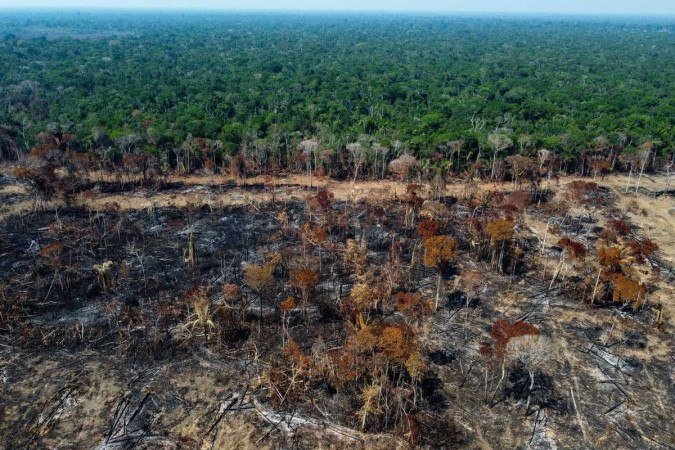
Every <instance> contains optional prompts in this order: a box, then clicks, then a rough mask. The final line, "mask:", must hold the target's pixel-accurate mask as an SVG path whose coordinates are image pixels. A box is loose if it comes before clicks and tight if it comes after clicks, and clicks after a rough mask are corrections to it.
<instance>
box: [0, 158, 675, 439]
mask: <svg viewBox="0 0 675 450" xmlns="http://www.w3.org/2000/svg"><path fill="white" fill-rule="evenodd" d="M383 183H384V182H383ZM598 183H599V185H598V184H595V183H593V182H590V181H588V180H587V181H578V180H577V181H571V182H567V181H565V182H563V183H561V184H560V185H559V186H557V185H554V184H550V185H548V186H545V187H541V188H540V189H537V190H536V191H535V192H533V191H531V190H529V189H528V190H521V189H518V188H517V187H516V186H515V185H513V184H501V185H499V186H496V185H495V186H494V188H495V189H492V186H489V187H488V186H478V185H475V184H473V183H468V184H462V185H461V186H449V187H448V188H447V189H446V190H445V192H443V193H440V194H432V193H430V192H429V191H428V190H427V189H426V188H425V187H423V186H415V185H410V186H408V187H407V188H406V187H404V186H397V187H395V188H394V189H386V192H389V194H387V195H377V196H375V195H372V196H370V197H369V198H363V196H359V195H356V194H355V192H357V191H356V190H355V189H356V187H355V186H350V187H349V188H346V186H349V185H348V183H344V185H340V186H335V187H334V189H330V188H329V189H324V188H314V189H308V188H306V187H304V186H292V185H288V184H284V185H282V184H279V185H276V184H272V183H270V181H269V180H267V182H266V183H263V182H261V183H260V184H257V185H256V184H253V185H240V184H239V183H237V182H236V181H234V180H230V181H228V182H227V183H214V184H212V185H203V186H199V185H197V186H195V185H192V184H186V183H184V181H180V180H179V179H176V180H166V181H165V182H163V183H161V184H156V185H153V186H147V185H144V184H143V183H141V182H138V185H137V186H135V185H133V184H130V183H123V182H121V181H118V182H115V181H106V182H98V181H96V182H95V181H86V180H85V181H82V183H81V184H80V185H79V187H78V189H77V192H75V194H76V195H75V199H74V200H73V201H72V202H69V204H68V205H66V204H63V203H58V202H56V203H42V202H41V203H40V204H39V205H42V207H36V208H33V207H31V208H30V209H29V210H23V209H22V210H19V212H16V211H15V212H12V210H11V205H16V204H21V203H22V202H27V201H30V199H31V197H30V194H29V192H31V188H30V187H28V188H21V187H19V186H18V185H17V181H16V179H15V178H14V177H13V175H11V171H4V174H3V178H2V184H3V185H2V195H3V200H7V201H6V203H5V205H7V208H8V210H7V211H3V214H4V218H3V219H2V221H1V222H0V255H2V257H1V258H0V274H1V278H0V283H1V284H0V300H1V304H0V308H1V309H0V329H1V330H0V339H1V340H0V342H1V344H2V348H1V350H0V352H1V353H2V355H3V362H2V364H1V367H0V370H1V373H2V400H0V411H1V414H2V417H3V420H2V425H0V436H2V441H3V442H4V443H5V446H6V447H8V448H21V447H23V448H25V447H35V446H37V447H42V446H57V447H97V446H100V447H102V448H103V447H106V446H107V447H106V448H132V447H134V446H140V447H142V448H157V447H178V448H182V447H190V448H194V447H199V446H202V447H204V448H208V447H214V448H217V447H259V446H269V447H273V446H290V447H299V448H306V447H314V446H316V445H322V446H330V445H336V446H344V445H357V446H368V447H380V448H391V447H393V446H399V447H405V446H429V447H467V448H476V447H486V448H487V447H509V448H512V447H516V446H527V445H530V446H532V447H537V448H555V446H558V447H560V446H562V447H568V448H569V447H576V448H581V447H600V446H603V447H604V446H607V445H613V446H615V447H619V448H626V447H627V448H669V446H672V443H673V423H672V418H671V414H670V412H671V411H672V405H673V396H674V395H675V391H673V387H672V385H673V383H672V379H673V372H672V364H673V357H674V356H673V353H672V332H671V322H670V321H671V316H670V311H671V309H672V305H671V304H670V303H669V302H672V286H673V272H672V261H668V259H667V258H666V257H665V256H663V255H667V254H669V253H668V250H666V249H663V242H658V243H659V244H661V247H662V250H661V251H659V250H658V247H659V246H658V245H657V244H656V243H655V242H653V241H651V240H650V239H648V238H647V237H646V236H645V235H644V231H645V230H641V229H640V228H638V227H637V226H636V224H635V223H633V222H635V221H636V220H634V218H635V217H640V216H641V217H644V213H646V214H647V215H648V214H649V212H644V213H643V212H642V211H641V210H640V209H641V208H640V204H641V203H640V204H637V206H636V205H634V204H632V203H630V202H649V201H650V199H651V197H649V190H644V192H639V193H637V194H635V195H630V196H628V195H626V194H622V192H621V190H620V189H618V188H616V187H614V186H613V185H612V184H611V183H606V184H603V182H598ZM129 186H132V187H133V195H138V193H139V192H144V194H143V195H144V196H145V197H144V200H145V202H144V203H143V207H140V208H138V207H134V206H133V205H135V203H134V201H133V198H132V197H133V196H132V195H130V194H129V195H130V196H129V198H128V200H129V204H125V203H124V202H123V200H124V195H125V193H127V192H128V193H131V191H129V190H128V189H129ZM391 191H395V195H392V194H391ZM333 192H335V193H337V195H333ZM344 192H347V194H346V195H343V193H344ZM119 194H121V195H122V197H119V196H118V195H119ZM162 196H166V197H165V198H171V197H173V199H174V200H176V203H177V204H178V205H179V206H169V204H170V202H163V201H161V200H159V199H161V198H163V197H162ZM365 197H368V196H367V193H366V196H365ZM666 198H670V199H671V200H672V197H668V196H667V194H666ZM180 199H182V200H180ZM200 199H201V200H200ZM232 199H236V201H235V202H231V203H229V204H228V202H227V201H226V200H232ZM179 200H180V201H179ZM232 203H234V204H232ZM628 204H629V206H630V208H627V207H626V205H628ZM628 209H630V210H631V211H632V212H631V211H628ZM665 236H668V232H666V233H665ZM667 244H668V242H666V245H667ZM670 244H671V245H672V242H671V243H670Z"/></svg>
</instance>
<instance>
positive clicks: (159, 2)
mask: <svg viewBox="0 0 675 450" xmlns="http://www.w3.org/2000/svg"><path fill="white" fill-rule="evenodd" d="M2 7H5V8H26V7H30V8H34V7H53V8H56V7H58V8H64V7H69V8H71V7H73V8H143V9H147V8H153V9H169V8H171V9H176V8H180V9H189V8H191V9H224V10H242V9H245V10H257V9H263V10H311V11H318V10H345V11H364V10H371V11H372V10H375V11H379V10H390V11H434V12H511V13H569V14H668V15H675V0H628V1H626V0H412V1H411V0H323V1H311V0H115V1H110V0H0V8H2Z"/></svg>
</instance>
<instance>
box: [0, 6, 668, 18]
mask: <svg viewBox="0 0 675 450" xmlns="http://www.w3.org/2000/svg"><path fill="white" fill-rule="evenodd" d="M6 11H13V12H36V11H68V12H98V11H116V12H157V13H169V12H196V13H199V12H208V13H217V12H221V13H293V14H317V13H319V14H320V13H333V14H334V13H339V14H375V13H378V14H382V13H384V14H407V15H414V14H421V15H492V16H494V15H507V16H572V17H599V16H600V17H617V16H620V17H661V18H663V17H671V18H675V12H672V13H671V12H644V13H638V12H627V11H618V12H608V11H595V12H591V11H584V12H580V11H574V12H570V11H497V10H495V11H476V10H441V9H426V10H425V9H417V10H407V9H338V8H306V9H291V8H288V9H287V8H228V7H222V8H221V7H199V8H190V7H184V6H167V7H162V8H158V7H151V6H141V7H135V6H125V7H114V6H113V7H110V6H37V5H36V6H20V7H19V6H2V5H0V12H6Z"/></svg>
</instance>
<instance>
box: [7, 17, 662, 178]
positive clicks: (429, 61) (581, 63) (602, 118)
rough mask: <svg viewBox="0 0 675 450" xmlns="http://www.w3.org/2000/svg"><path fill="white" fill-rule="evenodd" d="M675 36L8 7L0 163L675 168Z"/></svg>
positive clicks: (382, 172)
mask: <svg viewBox="0 0 675 450" xmlns="http://www.w3.org/2000/svg"><path fill="white" fill-rule="evenodd" d="M672 26H673V23H672V20H671V21H669V19H662V20H661V22H659V21H658V20H656V19H653V20H651V21H647V20H646V19H644V20H637V19H621V20H618V19H614V20H609V19H602V20H601V19H583V20H582V19H579V20H572V19H562V18H561V19H550V18H530V19H516V18H508V19H504V18H502V19H498V18H488V17H440V16H420V17H413V16H397V15H389V16H375V15H334V16H328V15H295V16H293V15H262V14H258V15H256V14H249V15H246V14H240V15H218V14H197V13H194V14H185V15H177V14H175V15H174V14H156V15H152V14H149V13H145V14H136V15H131V14H122V13H115V14H107V15H103V14H95V13H87V14H81V15H74V14H60V15H57V14H55V13H54V14H49V13H43V14H42V15H30V16H29V15H26V14H21V13H4V14H3V15H0V36H4V37H3V38H1V39H0V52H1V53H2V55H3V58H2V59H1V60H0V73H1V74H3V77H2V78H1V79H0V158H2V159H18V158H22V157H23V156H24V155H25V154H26V153H27V152H31V151H35V149H36V148H37V149H38V150H37V152H45V151H47V149H46V148H45V147H44V146H45V145H47V146H49V145H51V146H56V147H59V148H60V149H61V150H62V151H66V152H70V154H72V155H75V156H74V158H80V159H82V156H81V155H82V154H87V155H88V156H87V157H85V159H87V161H89V162H88V164H91V165H92V167H109V168H120V167H122V168H127V169H129V170H140V171H142V172H143V173H146V171H147V170H151V171H160V170H167V169H168V170H173V171H179V172H183V173H191V172H194V171H206V172H217V171H222V170H233V171H235V172H237V173H238V174H242V175H244V174H251V175H255V174H262V173H270V172H273V173H275V172H277V173H278V172H284V171H298V172H300V171H304V172H307V173H308V174H309V175H311V174H314V173H319V174H326V175H330V176H333V177H336V178H353V179H357V178H361V177H369V178H382V177H385V176H390V175H394V176H397V177H402V178H406V177H409V176H410V175H412V174H413V172H414V174H422V175H426V176H428V177H429V178H431V179H433V178H434V177H440V178H443V177H444V175H445V174H449V173H464V174H469V175H472V176H478V177H485V178H491V179H507V178H508V179H512V180H514V181H516V182H521V181H525V180H526V179H527V177H528V176H531V174H532V173H534V172H537V173H539V174H548V175H551V174H555V173H558V172H565V173H577V174H581V175H588V176H599V175H602V174H603V173H606V172H609V171H612V170H623V171H626V172H636V173H637V172H644V171H648V170H653V169H656V170H661V169H669V168H670V167H671V166H672V162H673V154H674V150H673V148H674V147H673V142H675V136H674V132H673V130H674V129H675V127H674V120H675V102H673V96H672V92H675V86H673V84H674V82H673V80H675V58H673V57H672V56H673V55H672V49H673V43H674V38H673V35H672ZM79 163H81V161H80V162H79Z"/></svg>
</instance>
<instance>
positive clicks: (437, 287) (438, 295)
mask: <svg viewBox="0 0 675 450" xmlns="http://www.w3.org/2000/svg"><path fill="white" fill-rule="evenodd" d="M440 298H441V269H440V268H439V269H438V278H437V279H436V306H435V308H434V309H435V310H436V311H438V303H439V302H440Z"/></svg>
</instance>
